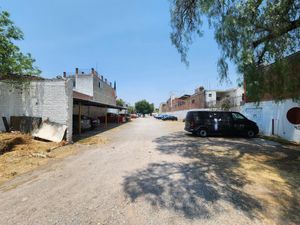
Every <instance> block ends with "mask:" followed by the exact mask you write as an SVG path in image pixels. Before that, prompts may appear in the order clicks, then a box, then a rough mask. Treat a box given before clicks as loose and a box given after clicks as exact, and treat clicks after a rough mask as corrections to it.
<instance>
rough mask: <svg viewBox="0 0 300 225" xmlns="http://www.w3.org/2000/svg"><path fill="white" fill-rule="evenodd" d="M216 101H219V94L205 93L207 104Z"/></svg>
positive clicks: (213, 92)
mask: <svg viewBox="0 0 300 225" xmlns="http://www.w3.org/2000/svg"><path fill="white" fill-rule="evenodd" d="M210 95H211V96H210ZM216 100H217V92H216V91H205V102H211V101H216Z"/></svg>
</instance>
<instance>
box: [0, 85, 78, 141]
mask: <svg viewBox="0 0 300 225" xmlns="http://www.w3.org/2000/svg"><path fill="white" fill-rule="evenodd" d="M72 86H73V84H72V81H71V80H67V81H65V80H46V81H32V82H30V83H26V84H24V85H22V86H20V87H18V88H16V87H15V86H12V85H11V84H9V83H5V82H0V116H1V117H2V116H5V117H7V119H8V121H9V119H10V116H33V117H42V119H43V120H46V119H49V120H50V121H52V122H56V123H60V124H64V125H66V126H67V127H68V128H67V140H68V141H72V115H73V91H72V88H73V87H72ZM0 130H1V131H4V130H5V128H4V125H3V122H2V119H1V120H0Z"/></svg>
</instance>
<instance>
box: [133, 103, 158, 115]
mask: <svg viewBox="0 0 300 225" xmlns="http://www.w3.org/2000/svg"><path fill="white" fill-rule="evenodd" d="M135 110H136V112H137V113H141V114H143V115H145V114H151V113H153V111H154V105H153V104H150V103H149V102H147V101H146V100H141V101H138V102H136V103H135Z"/></svg>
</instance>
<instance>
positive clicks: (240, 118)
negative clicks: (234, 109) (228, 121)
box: [232, 113, 245, 120]
mask: <svg viewBox="0 0 300 225" xmlns="http://www.w3.org/2000/svg"><path fill="white" fill-rule="evenodd" d="M232 118H233V119H234V120H244V119H245V117H243V116H242V115H241V114H239V113H232Z"/></svg>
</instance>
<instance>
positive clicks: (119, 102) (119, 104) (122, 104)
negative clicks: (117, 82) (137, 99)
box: [116, 98, 125, 106]
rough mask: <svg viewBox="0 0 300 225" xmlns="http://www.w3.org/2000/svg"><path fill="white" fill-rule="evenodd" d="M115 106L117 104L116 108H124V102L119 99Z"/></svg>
mask: <svg viewBox="0 0 300 225" xmlns="http://www.w3.org/2000/svg"><path fill="white" fill-rule="evenodd" d="M116 104H117V106H125V102H124V100H123V99H121V98H119V99H117V101H116Z"/></svg>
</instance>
